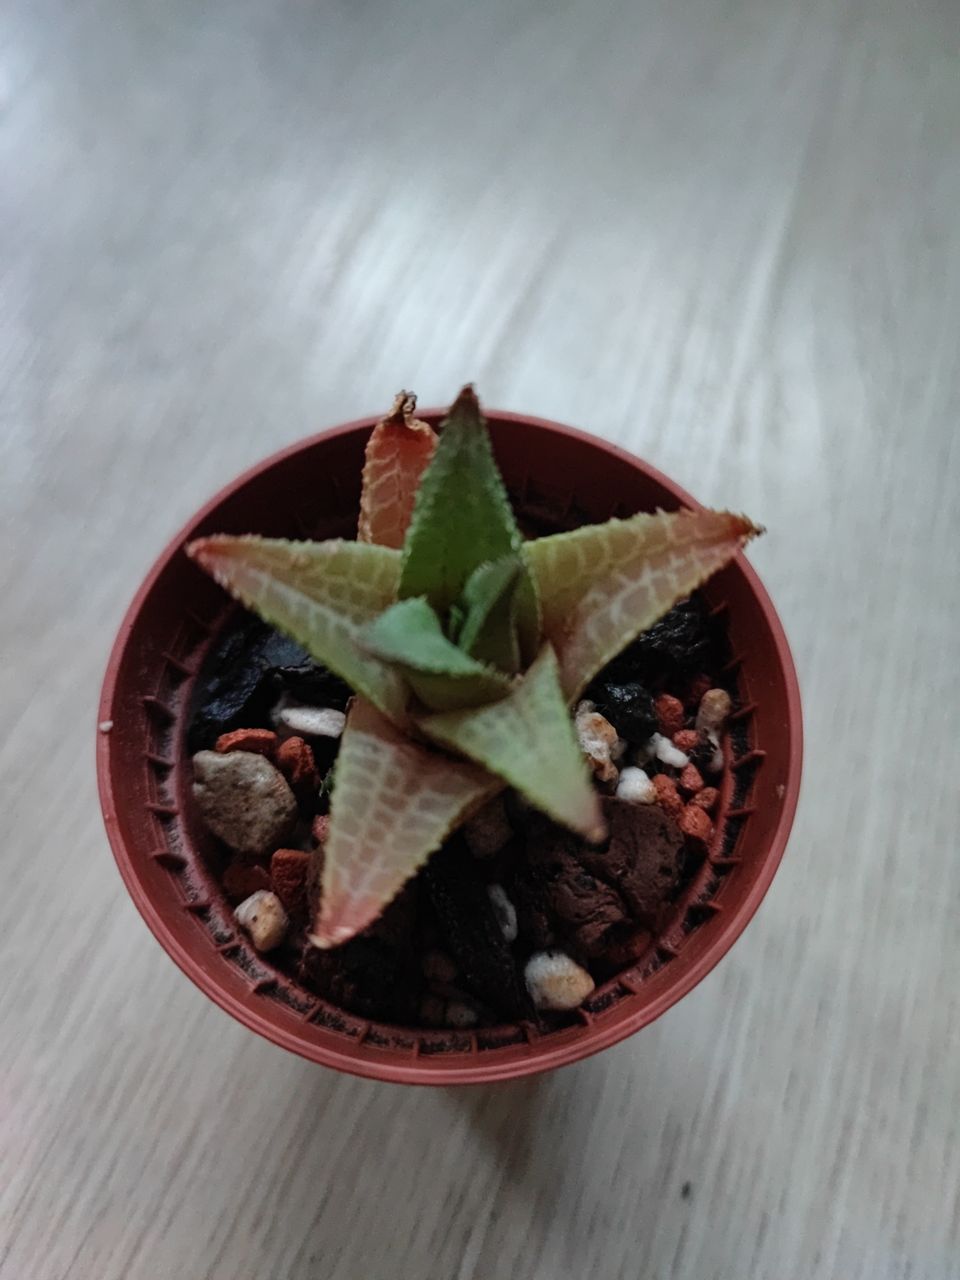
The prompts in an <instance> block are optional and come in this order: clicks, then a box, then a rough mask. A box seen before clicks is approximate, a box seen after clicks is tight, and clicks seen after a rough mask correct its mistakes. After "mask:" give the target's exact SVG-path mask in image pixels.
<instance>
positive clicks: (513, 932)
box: [487, 884, 517, 942]
mask: <svg viewBox="0 0 960 1280" xmlns="http://www.w3.org/2000/svg"><path fill="white" fill-rule="evenodd" d="M487 893H488V894H489V895H490V901H491V903H492V904H493V910H494V912H495V913H496V917H497V923H498V924H499V926H500V932H501V933H502V934H503V936H504V938H505V939H506V941H507V942H516V940H517V909H516V907H515V906H514V905H513V903H512V902H511V901H510V899H509V898H508V897H507V891H506V889H504V887H503V885H502V884H488V885H487Z"/></svg>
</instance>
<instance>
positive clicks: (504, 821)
mask: <svg viewBox="0 0 960 1280" xmlns="http://www.w3.org/2000/svg"><path fill="white" fill-rule="evenodd" d="M463 835H464V839H465V840H466V842H467V848H468V849H469V850H470V852H471V853H472V854H473V856H474V857H475V858H492V857H493V855H494V854H495V853H499V852H500V850H501V849H502V848H503V846H504V845H505V844H506V843H507V841H508V840H509V839H510V837H511V836H512V835H513V827H511V825H510V819H509V818H508V817H507V808H506V805H505V804H504V800H503V796H502V795H499V796H494V798H493V799H492V800H491V801H490V802H489V803H488V804H485V805H484V806H483V808H482V809H481V810H480V811H479V812H478V813H475V814H474V815H473V817H472V818H469V819H468V820H467V821H466V822H465V823H464V825H463Z"/></svg>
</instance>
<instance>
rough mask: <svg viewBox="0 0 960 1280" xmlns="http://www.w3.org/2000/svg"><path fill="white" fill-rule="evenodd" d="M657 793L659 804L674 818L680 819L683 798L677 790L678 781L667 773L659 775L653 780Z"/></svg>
mask: <svg viewBox="0 0 960 1280" xmlns="http://www.w3.org/2000/svg"><path fill="white" fill-rule="evenodd" d="M653 785H654V788H655V790H656V793H657V804H658V805H659V806H660V808H661V809H663V811H664V813H668V814H669V815H670V816H671V817H672V818H679V816H680V814H681V813H682V812H683V798H682V797H681V795H680V792H679V791H678V790H677V784H676V781H675V780H674V779H673V778H671V777H669V776H668V775H667V774H665V773H658V774H657V775H656V776H655V777H654V778H653Z"/></svg>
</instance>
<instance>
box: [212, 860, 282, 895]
mask: <svg viewBox="0 0 960 1280" xmlns="http://www.w3.org/2000/svg"><path fill="white" fill-rule="evenodd" d="M220 883H221V884H222V885H223V892H224V893H225V894H226V898H227V901H228V902H230V903H231V904H232V905H233V906H237V905H238V904H239V903H241V902H243V901H244V899H245V898H249V897H250V895H251V893H257V892H258V891H259V890H260V889H269V888H270V877H269V876H268V875H267V872H266V869H265V868H264V867H261V866H260V864H259V863H257V862H241V861H240V860H239V859H237V860H235V861H233V862H231V863H230V864H229V866H228V867H227V869H226V871H224V873H223V878H222V880H221V882H220Z"/></svg>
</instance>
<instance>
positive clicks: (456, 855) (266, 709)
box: [188, 597, 726, 1034]
mask: <svg viewBox="0 0 960 1280" xmlns="http://www.w3.org/2000/svg"><path fill="white" fill-rule="evenodd" d="M725 660H726V641H725V637H724V636H723V634H722V631H720V629H719V627H718V625H717V624H716V623H715V622H714V621H712V620H711V619H709V617H708V615H707V613H706V610H705V608H704V606H703V604H702V603H701V601H700V600H699V599H698V598H697V597H693V598H692V599H691V600H690V601H685V602H683V603H682V604H680V605H678V606H676V608H674V609H673V610H671V612H670V613H669V614H668V615H667V616H666V617H665V618H664V619H663V620H662V621H661V622H660V623H658V624H657V625H656V626H655V627H653V628H651V630H650V631H648V632H647V633H645V635H643V636H641V637H640V639H638V640H637V641H636V642H635V643H634V644H632V645H630V646H629V647H628V648H627V649H626V650H624V652H623V653H621V654H620V655H619V656H618V657H617V658H616V659H615V660H614V661H613V662H612V663H610V665H609V666H608V667H607V668H606V669H605V670H604V671H603V672H602V673H601V674H600V676H598V677H597V679H596V680H594V681H593V683H592V684H591V686H590V689H589V690H588V691H587V694H586V696H587V697H588V698H589V699H590V700H591V701H593V702H595V703H596V705H597V709H598V710H599V711H600V712H601V713H602V714H603V715H605V716H606V717H607V718H608V719H609V720H610V721H611V723H612V724H613V725H614V727H615V728H616V729H617V731H618V733H619V734H620V735H621V737H622V738H624V739H626V740H627V742H628V743H629V747H628V754H629V751H630V750H632V748H633V747H635V746H639V745H640V744H641V743H643V742H645V741H646V740H647V739H648V738H649V736H650V734H651V732H654V731H656V727H657V724H656V715H655V711H654V706H653V701H654V698H655V697H656V696H657V695H658V694H661V693H663V692H667V693H670V694H672V695H674V696H675V697H677V698H679V699H680V700H681V701H682V702H683V703H684V707H685V715H686V719H685V724H686V726H687V727H690V726H692V725H693V720H694V717H695V714H696V704H697V699H698V697H699V692H698V691H699V690H702V688H703V686H704V684H705V683H707V684H712V683H716V682H717V681H718V680H719V672H720V669H721V667H722V665H723V663H724V661H725ZM284 694H287V695H289V696H291V697H292V698H294V699H297V700H302V701H304V702H309V703H312V704H314V705H322V706H334V707H338V708H342V707H343V706H345V704H346V701H347V698H348V697H349V690H348V689H347V687H346V686H345V685H344V684H343V682H342V681H340V680H338V679H337V678H336V677H335V676H332V675H331V674H330V673H329V672H327V671H324V670H323V669H322V668H320V667H317V666H316V664H314V663H312V662H311V661H310V659H309V658H308V657H307V655H306V654H305V653H304V652H303V650H301V649H299V647H298V646H296V645H293V644H292V643H291V642H290V641H287V640H285V639H283V638H282V637H280V636H278V635H277V634H276V633H275V632H272V631H271V629H270V628H269V627H266V626H265V625H264V624H263V623H260V622H258V621H257V620H256V619H253V618H251V617H250V615H248V614H246V613H244V612H242V611H238V613H237V620H236V623H235V625H234V626H233V627H231V628H229V630H228V631H227V632H226V633H225V634H224V636H223V638H222V639H221V641H220V643H219V644H218V646H217V647H216V649H215V650H214V651H213V652H212V654H211V656H210V658H209V660H208V662H207V663H206V664H205V666H204V669H203V671H202V672H201V674H200V677H199V679H198V684H197V691H196V695H195V704H194V710H193V715H192V718H191V725H190V732H189V739H188V740H189V744H190V748H191V750H192V751H197V750H201V749H205V748H210V747H212V746H213V745H214V744H215V742H216V740H217V738H218V737H219V736H220V734H222V733H225V732H229V731H232V730H236V729H239V728H243V729H250V728H272V727H273V725H272V723H271V720H270V712H271V709H272V708H273V706H274V705H275V704H276V702H277V700H278V699H279V698H280V697H282V696H283V695H284ZM311 746H312V747H313V750H314V754H315V756H316V760H317V766H318V768H319V769H320V772H321V774H322V775H328V777H327V782H326V785H324V786H322V787H321V788H320V789H319V791H318V790H316V789H308V790H307V791H306V792H301V794H300V795H299V796H298V800H299V803H300V809H301V819H302V822H301V828H300V830H301V833H303V834H304V837H305V838H304V841H303V843H304V845H305V846H309V838H308V837H306V835H305V833H307V832H309V830H310V825H311V822H312V820H313V819H314V818H315V817H316V815H317V814H322V813H325V812H326V811H327V808H328V803H329V771H330V769H331V766H332V765H333V763H334V759H335V754H336V744H335V742H331V740H329V739H318V740H316V741H313V740H311ZM711 754H712V748H710V747H709V745H700V746H698V748H697V749H696V750H695V751H693V752H692V753H691V758H692V760H693V761H694V762H695V763H696V764H697V765H698V767H699V768H700V769H701V771H703V770H705V769H706V767H707V765H708V763H709V758H710V756H711ZM644 767H645V768H646V770H647V772H648V773H650V774H655V773H667V774H669V775H671V776H673V777H677V776H678V774H679V771H678V770H675V769H672V768H670V767H669V766H667V765H664V764H662V763H660V762H658V761H649V762H648V763H647V764H646V765H645V766H644ZM716 781H717V779H716V778H715V777H713V778H709V779H708V782H710V783H711V784H712V783H714V782H716ZM604 807H605V810H606V816H607V819H608V823H609V827H610V839H609V842H608V843H607V844H606V845H605V846H604V847H602V848H596V847H592V846H589V845H587V844H586V843H585V842H584V841H582V840H580V839H578V838H577V837H575V836H573V835H571V834H570V833H569V832H568V831H566V830H565V829H563V828H561V827H558V826H556V825H554V824H553V823H551V822H549V821H548V820H547V819H546V818H544V817H543V816H542V815H540V814H538V813H536V812H534V811H532V810H531V809H529V808H528V807H527V806H526V805H524V804H523V803H522V802H520V801H519V799H518V798H517V797H515V796H513V795H512V794H511V795H508V804H507V812H508V816H509V818H510V822H511V826H512V828H513V833H514V834H513V837H512V839H510V840H509V842H508V843H507V845H506V846H505V847H504V848H503V849H502V850H501V852H500V853H498V854H497V855H496V856H494V857H493V858H488V859H482V860H480V859H475V858H474V857H473V856H472V855H471V853H470V852H469V850H468V848H467V846H466V843H465V842H464V840H463V839H462V837H461V836H460V835H456V836H454V837H453V838H452V839H451V840H449V841H448V842H447V844H446V845H445V846H444V848H443V849H442V850H440V852H439V853H437V854H435V855H434V856H433V858H431V860H430V861H429V863H428V865H427V866H426V868H424V870H423V871H422V872H421V873H420V874H419V875H418V876H417V877H416V878H415V879H414V880H413V881H412V882H411V883H410V884H409V885H408V886H407V888H406V889H405V890H404V892H403V893H402V894H401V896H400V897H399V898H398V899H397V900H396V901H395V902H394V903H393V904H392V905H391V906H390V908H388V910H387V911H386V912H385V913H384V915H383V916H382V917H381V919H380V920H379V921H378V922H377V923H376V924H375V925H374V926H373V927H372V928H370V929H368V930H367V931H366V932H365V933H364V934H362V935H361V936H359V937H357V938H355V939H353V940H352V941H351V942H348V943H346V944H345V945H344V946H342V947H339V948H337V949H336V950H333V951H326V952H324V951H319V950H318V949H316V948H314V947H312V946H310V945H309V944H308V943H307V942H306V936H305V931H304V928H303V926H304V924H305V919H303V918H300V919H295V920H294V926H295V928H294V930H293V932H292V934H291V937H290V938H289V940H288V942H287V943H286V944H284V946H283V947H282V948H281V949H280V950H278V951H276V952H273V953H271V959H272V960H273V961H274V962H275V963H276V964H277V965H278V966H279V967H281V968H283V969H284V970H285V971H286V972H288V973H290V974H291V975H292V976H295V977H296V978H297V979H298V980H299V981H300V982H301V983H302V985H303V986H304V987H306V988H307V989H308V990H310V991H313V992H315V993H317V994H318V995H320V996H322V997H324V998H325V999H327V1000H329V1001H330V1002H331V1003H332V1004H334V1005H337V1006H338V1007H340V1008H342V1009H345V1010H347V1011H349V1012H351V1013H354V1014H357V1015H359V1016H362V1017H366V1018H371V1019H374V1020H377V1021H381V1022H385V1023H393V1024H401V1025H404V1026H418V1025H420V1026H425V1027H431V1026H433V1027H436V1026H444V1025H450V1024H449V1023H448V1022H447V1018H448V1016H450V1017H451V1018H452V1020H453V1017H452V1015H451V1011H452V1010H460V1016H462V1010H463V1009H464V1008H466V1009H468V1010H471V1011H472V1015H471V1016H474V1015H475V1017H476V1020H477V1025H478V1026H480V1027H484V1026H493V1025H496V1024H498V1023H503V1022H517V1021H520V1020H523V1019H528V1018H534V1017H535V1016H536V1015H535V1013H534V1010H533V1007H532V1005H531V1003H530V999H529V996H528V995H527V991H526V987H525V985H524V981H523V970H524V966H525V963H526V960H527V958H528V957H529V955H530V954H531V953H532V952H534V951H538V950H542V949H545V948H559V949H560V950H562V951H564V952H566V953H567V954H569V955H570V956H571V957H573V958H574V959H575V960H576V961H577V962H578V963H580V964H581V965H583V966H584V967H585V968H587V969H588V970H589V971H590V973H591V974H592V975H593V976H594V978H595V979H596V980H597V981H598V982H602V981H604V980H605V979H607V978H608V977H610V976H611V975H612V974H614V973H616V972H618V971H619V970H621V969H622V968H624V967H625V966H626V965H629V964H630V963H632V962H633V961H635V960H636V959H638V958H639V957H640V956H641V955H642V954H644V953H645V952H646V951H647V950H648V949H649V948H650V947H651V946H652V945H653V943H654V942H655V940H656V938H657V935H658V931H659V930H660V929H661V928H662V924H663V920H664V916H665V914H666V913H667V911H668V910H669V908H670V906H671V904H672V903H673V902H674V901H675V900H676V898H677V897H678V895H679V894H680V893H681V892H682V891H683V889H684V887H685V886H686V885H687V884H688V883H689V882H690V880H691V878H692V877H693V876H694V875H695V874H696V872H697V871H698V869H699V867H700V866H701V865H702V861H703V858H704V849H703V847H702V845H698V844H697V843H696V842H693V841H691V840H689V839H685V838H684V837H683V835H682V834H681V831H680V828H679V826H678V824H677V821H676V819H675V817H673V816H670V815H668V814H667V813H666V812H665V811H664V810H663V809H662V808H660V806H659V805H639V804H628V803H626V802H624V801H621V800H617V799H615V798H613V797H609V796H608V797H606V798H605V800H604ZM318 860H319V855H317V863H316V864H315V865H314V866H313V868H312V869H311V881H312V886H311V888H310V891H311V892H312V893H314V894H315V893H316V885H317V883H318V880H319V874H318V873H319V865H318ZM220 865H221V867H222V868H223V869H226V868H227V867H228V866H229V865H230V858H229V854H228V853H226V852H224V854H223V857H222V859H221V860H220ZM268 873H269V859H267V860H266V861H265V863H264V875H266V874H268ZM233 876H234V878H235V877H236V871H234V872H233ZM491 885H499V886H501V887H502V890H503V891H504V892H505V893H506V895H507V898H508V899H509V900H510V902H511V903H512V904H513V906H514V907H515V909H516V912H517V917H518V936H517V938H516V940H515V941H512V942H508V941H507V940H506V939H505V936H504V932H503V929H502V927H501V922H500V920H499V918H498V915H497V911H496V910H495V908H494V905H493V902H492V900H491V896H490V893H489V886H491ZM224 893H225V896H226V897H227V898H228V899H229V900H230V901H231V902H235V901H236V900H237V899H236V889H235V886H234V884H232V883H231V879H230V876H227V882H226V883H225V885H224ZM437 956H439V957H440V960H437V959H436V957H437ZM441 961H442V962H443V963H442V964H441ZM444 966H446V970H447V971H445V972H441V970H443V969H444ZM438 975H439V976H438ZM454 1025H460V1026H466V1025H468V1024H467V1023H456V1022H455V1021H454ZM451 1034H455V1032H454V1031H453V1030H452V1029H451Z"/></svg>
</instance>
